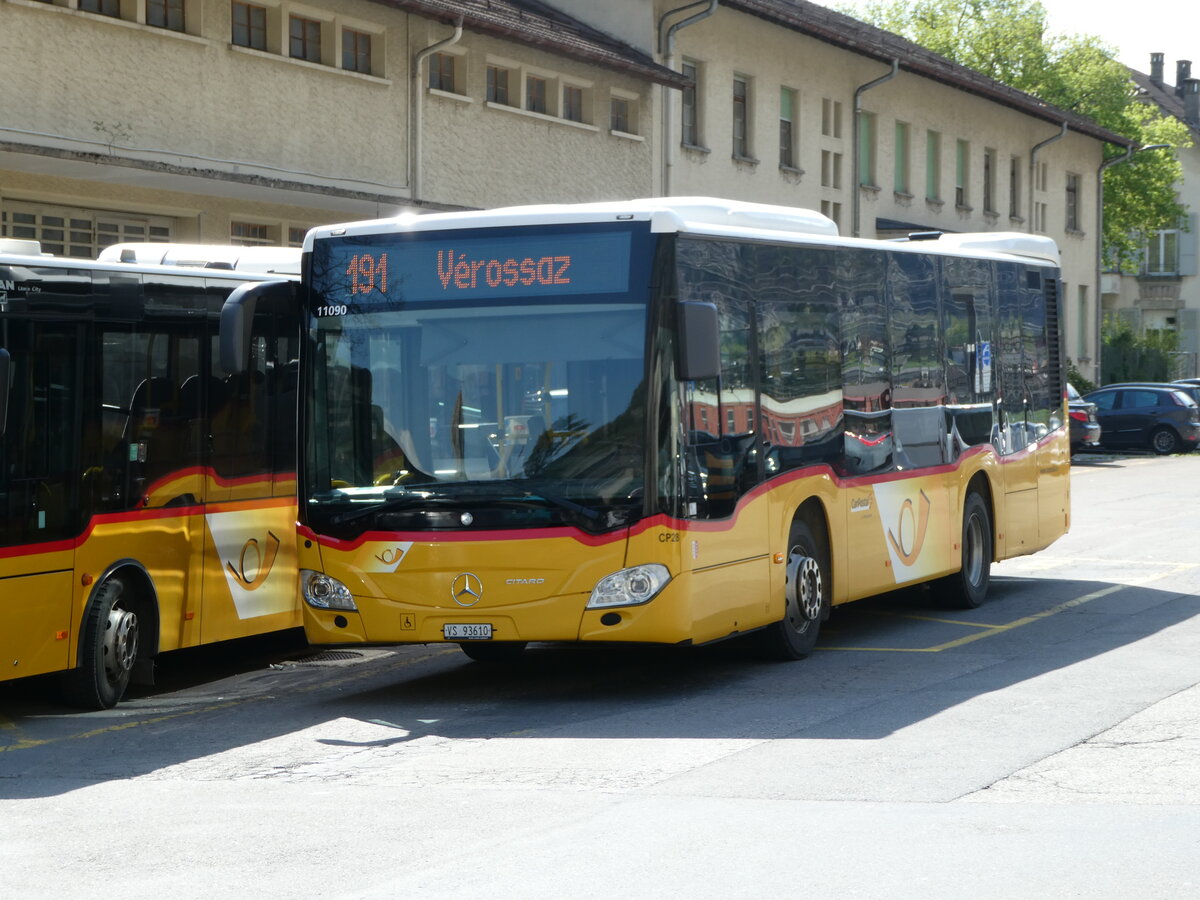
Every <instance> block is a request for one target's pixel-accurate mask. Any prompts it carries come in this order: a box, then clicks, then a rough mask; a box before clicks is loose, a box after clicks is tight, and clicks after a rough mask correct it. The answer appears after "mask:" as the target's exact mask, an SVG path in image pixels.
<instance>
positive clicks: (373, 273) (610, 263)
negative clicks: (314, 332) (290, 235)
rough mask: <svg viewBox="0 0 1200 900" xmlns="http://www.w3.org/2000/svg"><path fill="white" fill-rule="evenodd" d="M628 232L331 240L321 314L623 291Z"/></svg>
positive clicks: (324, 252) (317, 265) (318, 281)
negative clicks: (442, 302)
mask: <svg viewBox="0 0 1200 900" xmlns="http://www.w3.org/2000/svg"><path fill="white" fill-rule="evenodd" d="M631 241H632V235H631V233H630V232H629V231H624V230H623V231H600V232H597V231H587V232H575V231H572V232H561V231H560V232H552V233H548V232H542V233H537V234H528V233H526V234H508V235H504V234H501V235H495V234H493V235H489V236H487V237H472V236H469V235H468V236H466V237H456V236H453V235H449V236H444V237H442V236H436V235H433V236H431V235H422V236H421V238H420V239H417V240H413V239H409V238H407V237H401V238H397V237H396V236H394V235H388V236H386V240H385V239H384V236H374V235H373V236H370V237H368V238H364V239H355V238H330V239H326V240H323V241H318V242H317V245H316V247H314V259H313V275H314V283H315V287H316V289H317V294H316V296H317V297H318V298H319V301H318V305H317V306H316V308H315V309H314V312H315V313H316V314H317V315H318V316H338V315H344V314H346V313H347V312H350V311H369V310H371V309H372V308H382V307H387V306H391V305H393V304H396V303H411V302H430V301H438V300H446V301H462V300H490V299H501V298H504V297H514V298H515V297H521V298H529V297H551V296H564V295H573V294H588V295H591V294H612V293H624V292H625V291H627V290H628V289H629V267H630V247H631Z"/></svg>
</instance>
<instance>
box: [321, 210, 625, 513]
mask: <svg viewBox="0 0 1200 900" xmlns="http://www.w3.org/2000/svg"><path fill="white" fill-rule="evenodd" d="M616 237H617V238H618V240H617V241H615V242H614V241H613V238H614V234H613V233H612V232H611V231H610V232H602V233H598V234H595V235H593V238H594V241H595V243H597V244H598V247H597V251H598V252H601V253H604V254H607V255H608V257H609V260H610V263H611V268H612V270H611V271H610V270H606V269H599V268H591V269H589V268H588V267H587V265H586V260H581V257H582V256H583V255H584V254H587V253H588V252H589V249H590V248H589V246H588V241H587V240H584V241H582V242H580V241H578V240H574V241H573V245H572V246H567V245H566V244H565V243H564V242H562V241H559V242H558V244H559V246H551V247H549V248H548V250H549V251H552V252H548V253H540V254H539V255H538V256H533V255H532V251H529V252H527V248H526V247H525V246H523V245H519V244H516V243H514V244H512V245H510V246H501V245H498V243H497V241H496V240H495V239H491V240H486V241H484V240H476V241H474V242H472V241H471V240H470V239H469V238H460V239H458V240H450V239H447V238H446V237H445V236H444V235H435V236H434V239H433V240H427V241H419V242H412V241H409V242H407V243H406V244H405V245H402V246H400V247H389V246H387V245H385V244H382V243H378V244H376V245H375V246H374V247H368V248H364V247H363V246H362V245H361V244H360V243H358V242H355V241H353V240H351V239H346V240H345V241H342V242H337V241H328V242H326V243H327V244H328V245H329V246H324V247H323V246H321V245H318V247H317V249H316V250H315V251H314V264H313V268H314V273H316V274H315V276H314V283H313V291H312V294H311V296H310V302H311V308H310V312H311V313H313V314H314V317H313V320H312V321H313V332H312V334H313V336H314V338H315V343H314V345H313V351H314V358H313V361H314V365H313V366H312V367H311V378H312V379H313V385H312V388H313V390H312V391H310V393H309V396H310V408H309V409H308V411H307V414H308V416H309V422H310V427H309V429H308V434H309V436H310V437H309V441H308V445H307V448H306V452H307V465H306V480H305V496H306V500H307V515H308V517H309V520H310V522H311V523H312V524H314V525H315V526H316V527H319V528H321V529H323V530H328V531H330V532H331V533H334V534H337V533H358V532H361V531H362V530H364V529H369V528H386V529H389V530H421V529H437V528H456V529H461V528H463V527H464V526H469V527H474V528H493V527H497V528H498V527H503V528H513V527H517V528H519V527H544V526H546V525H554V524H572V525H576V526H579V527H583V528H586V529H588V530H604V529H607V528H612V527H617V526H619V525H622V524H625V523H626V522H628V521H629V520H630V519H631V518H632V516H633V513H634V511H635V510H638V509H640V505H641V500H640V498H641V495H642V482H643V462H642V459H643V453H642V451H641V448H642V447H643V446H644V444H645V415H644V406H645V403H644V390H645V389H644V377H645V376H644V369H645V365H644V354H645V351H644V344H645V337H644V335H645V332H646V316H647V302H646V301H647V296H648V289H647V287H646V280H645V278H644V277H642V278H641V279H640V286H639V287H637V288H633V289H631V286H630V285H631V281H632V278H631V274H630V269H631V267H630V265H629V262H628V260H629V257H630V249H629V248H630V240H629V234H628V232H627V231H626V232H624V233H619V234H617V235H616ZM530 239H532V240H536V241H539V242H540V243H541V244H543V245H544V244H545V243H546V242H550V243H552V244H553V243H554V239H553V237H546V236H542V237H538V236H536V235H534V236H532V238H530ZM525 243H526V244H528V240H526V241H525ZM542 249H546V248H545V247H544V246H543V247H542ZM451 253H453V254H454V256H453V257H452V258H453V259H456V260H466V261H467V266H468V267H467V268H465V269H460V270H459V274H460V275H461V276H462V277H461V279H460V280H461V283H462V287H460V288H456V286H455V285H454V281H453V277H454V276H453V270H452V269H451V270H449V271H450V273H451V274H450V275H448V276H447V277H446V278H445V279H442V278H439V277H437V272H438V269H437V267H438V266H441V267H442V271H443V272H445V271H447V267H448V266H449V265H450V264H451V263H450V262H449V261H448V257H449V256H450V254H451ZM439 256H440V257H441V258H440V259H439ZM547 258H548V259H552V260H555V262H554V263H553V264H552V265H553V268H548V267H545V266H543V271H542V273H541V274H542V275H545V276H547V277H549V278H550V279H553V278H554V277H555V273H556V272H557V277H559V278H562V279H564V280H563V281H562V283H561V284H558V285H556V284H554V282H553V281H551V284H549V285H547V284H545V283H544V282H543V281H540V280H539V273H538V266H539V265H542V263H543V260H544V259H547ZM364 260H370V262H369V263H366V264H365V265H366V268H365V269H364ZM530 263H532V266H531V265H528V264H530ZM581 263H583V264H581ZM489 264H490V265H491V275H492V276H493V277H492V278H491V281H492V282H493V283H492V284H491V285H490V286H489V283H488V276H489V270H488V266H489ZM522 264H526V265H525V273H526V275H529V273H532V275H529V281H530V284H522V280H521V279H522V269H521V266H522ZM506 265H507V266H508V273H509V274H510V275H512V277H511V279H510V280H511V281H512V282H513V283H512V284H505V283H504V281H505V278H506V275H505V266H506ZM422 266H426V267H427V268H428V269H429V270H431V271H432V272H433V273H434V277H433V278H432V279H423V278H422V268H421V267H422ZM471 266H473V267H474V269H475V271H474V272H473V273H472V272H471ZM559 270H561V271H559ZM364 271H369V272H370V273H371V274H370V275H365V274H364ZM514 272H515V275H513V273H514ZM321 273H323V275H322V274H321ZM472 274H473V276H474V278H473V280H474V284H472V278H471V276H472ZM614 276H615V277H614ZM385 279H386V281H385ZM372 281H373V282H374V285H373V286H370V287H368V288H367V289H366V290H364V286H366V285H370V283H371V282H372Z"/></svg>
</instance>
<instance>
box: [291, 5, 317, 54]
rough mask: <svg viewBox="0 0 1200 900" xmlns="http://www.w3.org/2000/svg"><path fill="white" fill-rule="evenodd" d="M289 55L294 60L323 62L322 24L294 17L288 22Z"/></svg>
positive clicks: (313, 20)
mask: <svg viewBox="0 0 1200 900" xmlns="http://www.w3.org/2000/svg"><path fill="white" fill-rule="evenodd" d="M288 35H289V39H290V40H289V44H288V48H289V49H288V53H289V55H290V56H291V57H292V58H293V59H303V60H307V61H308V62H320V61H321V23H320V22H318V21H316V20H315V19H305V18H302V17H301V16H292V17H291V18H290V19H289V22H288Z"/></svg>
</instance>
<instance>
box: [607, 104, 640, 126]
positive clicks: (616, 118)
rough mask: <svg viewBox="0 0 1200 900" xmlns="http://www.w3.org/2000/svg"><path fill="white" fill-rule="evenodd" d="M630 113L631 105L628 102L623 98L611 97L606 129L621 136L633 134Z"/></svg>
mask: <svg viewBox="0 0 1200 900" xmlns="http://www.w3.org/2000/svg"><path fill="white" fill-rule="evenodd" d="M630 112H631V104H630V102H629V101H628V100H626V99H625V98H624V97H613V98H612V105H611V108H610V115H609V125H608V127H609V128H610V129H611V130H613V131H619V132H621V133H623V134H633V133H634V131H633V120H632V118H631V117H630Z"/></svg>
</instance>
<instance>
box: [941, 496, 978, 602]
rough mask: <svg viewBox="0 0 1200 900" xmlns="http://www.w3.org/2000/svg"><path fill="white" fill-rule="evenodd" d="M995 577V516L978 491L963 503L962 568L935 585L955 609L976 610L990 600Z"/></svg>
mask: <svg viewBox="0 0 1200 900" xmlns="http://www.w3.org/2000/svg"><path fill="white" fill-rule="evenodd" d="M991 575H992V517H991V515H989V513H988V506H987V503H985V502H984V500H983V498H982V497H981V496H979V494H978V493H976V492H975V491H971V493H969V494H967V499H966V501H965V502H964V503H963V530H962V568H961V569H959V570H958V571H957V572H955V573H954V574H953V575H947V576H946V577H945V578H939V579H938V580H937V581H935V582H933V583H932V587H933V590H934V593H935V594H936V595H937V597H938V599H940V600H941V601H942V602H943V603H944V604H945V605H947V606H951V607H954V608H955V609H976V608H977V607H979V606H980V605H982V604H983V601H984V599H985V598H986V597H987V592H988V585H989V584H990V583H991Z"/></svg>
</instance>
